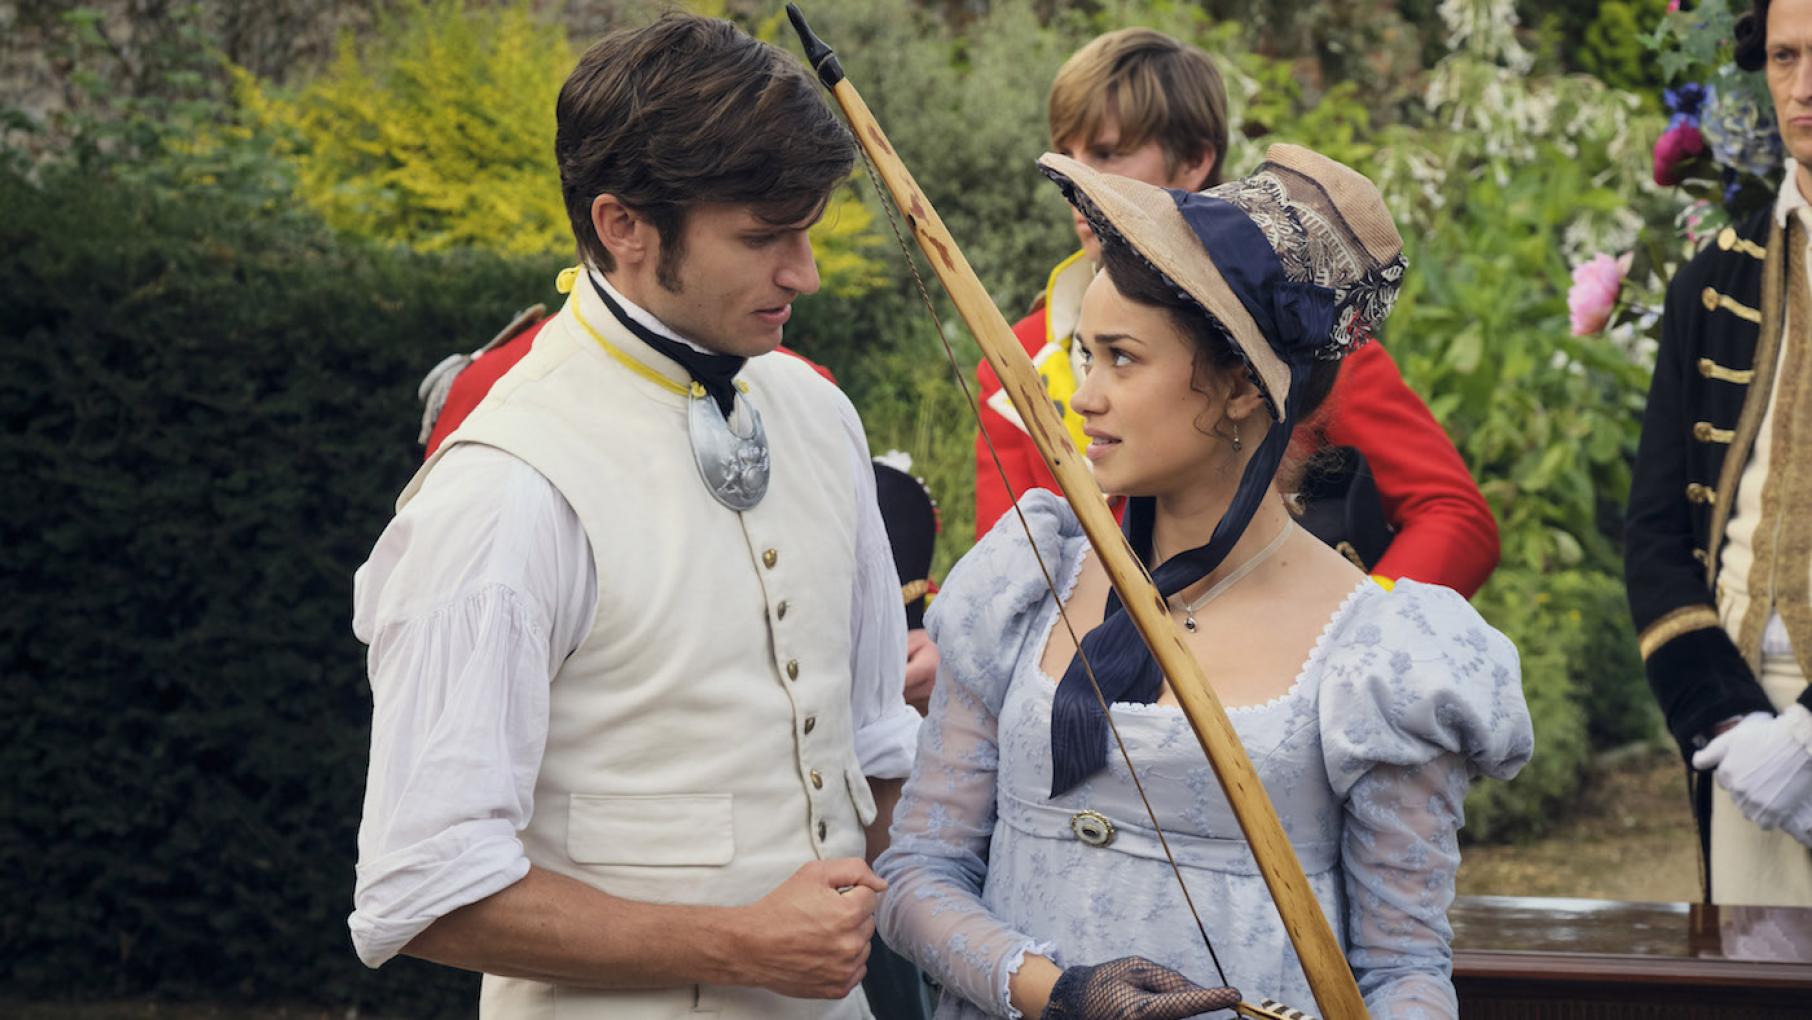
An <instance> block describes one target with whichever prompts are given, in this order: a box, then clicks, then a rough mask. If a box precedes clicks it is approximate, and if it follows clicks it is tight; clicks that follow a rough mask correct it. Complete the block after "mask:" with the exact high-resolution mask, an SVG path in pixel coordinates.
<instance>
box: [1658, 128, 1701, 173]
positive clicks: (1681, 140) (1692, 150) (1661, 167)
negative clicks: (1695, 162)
mask: <svg viewBox="0 0 1812 1020" xmlns="http://www.w3.org/2000/svg"><path fill="white" fill-rule="evenodd" d="M1704 151H1705V137H1704V136H1703V135H1701V134H1699V129H1698V127H1697V126H1695V125H1692V124H1684V123H1682V124H1676V125H1674V126H1673V127H1670V128H1668V129H1667V130H1666V131H1664V132H1662V134H1661V137H1660V138H1658V139H1656V140H1655V183H1656V184H1659V185H1661V186H1662V187H1664V188H1671V187H1673V186H1674V185H1676V184H1678V183H1680V181H1681V180H1682V178H1681V176H1680V164H1682V163H1685V162H1686V161H1687V160H1689V159H1692V158H1693V157H1694V156H1697V155H1699V154H1700V153H1702V152H1704Z"/></svg>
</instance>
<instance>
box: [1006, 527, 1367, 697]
mask: <svg viewBox="0 0 1812 1020" xmlns="http://www.w3.org/2000/svg"><path fill="white" fill-rule="evenodd" d="M1082 544H1083V549H1082V551H1081V553H1080V555H1078V556H1077V557H1076V562H1075V563H1073V564H1072V565H1071V566H1070V569H1069V577H1068V579H1067V580H1065V581H1064V583H1063V589H1062V591H1061V592H1059V594H1058V601H1057V604H1055V605H1052V606H1050V607H1049V608H1047V609H1046V610H1045V612H1046V613H1047V614H1048V615H1049V617H1050V618H1049V619H1048V620H1046V621H1045V624H1044V627H1043V628H1042V629H1043V634H1044V636H1043V638H1042V640H1040V641H1039V642H1038V643H1037V644H1036V645H1034V646H1033V647H1035V648H1036V649H1037V650H1038V651H1037V655H1038V657H1037V658H1036V659H1033V660H1032V662H1033V663H1034V666H1035V668H1034V670H1033V672H1034V673H1035V674H1036V675H1037V677H1038V679H1039V680H1041V681H1042V683H1041V684H1040V685H1039V686H1041V687H1043V688H1044V692H1043V693H1044V696H1045V697H1047V698H1048V697H1050V696H1051V694H1052V692H1054V691H1055V690H1056V689H1057V680H1056V678H1054V677H1052V676H1051V675H1050V674H1049V673H1047V672H1045V669H1044V650H1045V649H1046V648H1047V647H1049V646H1050V643H1051V635H1052V634H1053V633H1055V631H1056V629H1057V624H1058V622H1059V621H1060V620H1061V619H1062V614H1060V613H1059V612H1058V607H1059V606H1060V605H1062V604H1063V603H1066V602H1068V601H1069V599H1070V595H1071V594H1073V593H1074V592H1075V590H1076V582H1078V581H1080V580H1081V579H1082V566H1083V564H1084V563H1086V562H1088V557H1089V549H1088V548H1087V546H1088V542H1087V539H1086V538H1085V539H1082ZM1367 589H1371V590H1375V591H1377V592H1378V593H1379V594H1381V595H1383V594H1388V593H1387V592H1385V590H1384V589H1383V588H1380V587H1378V583H1377V582H1376V581H1373V580H1372V579H1371V578H1369V577H1362V578H1360V579H1359V581H1358V583H1357V584H1355V585H1353V590H1352V591H1350V592H1347V595H1346V598H1344V599H1342V600H1341V601H1340V605H1339V606H1337V607H1336V608H1335V609H1334V612H1333V614H1332V615H1331V616H1329V617H1328V620H1327V622H1326V623H1325V624H1323V625H1322V627H1321V633H1320V634H1319V635H1317V636H1316V638H1315V644H1314V645H1313V646H1312V647H1311V648H1310V649H1309V655H1308V658H1306V659H1304V660H1303V663H1302V667H1301V668H1300V669H1298V670H1297V671H1296V679H1295V680H1294V681H1292V682H1291V684H1290V686H1289V687H1288V688H1286V689H1285V690H1284V691H1283V693H1281V694H1278V695H1277V696H1276V697H1274V698H1269V699H1267V700H1265V701H1259V702H1254V703H1253V704H1250V705H1229V706H1227V707H1226V712H1227V714H1228V715H1229V716H1233V715H1242V714H1248V713H1257V712H1263V711H1267V710H1269V709H1273V708H1276V707H1277V706H1279V705H1282V704H1284V703H1285V702H1288V701H1290V700H1292V699H1294V698H1295V697H1296V695H1297V694H1299V693H1301V691H1302V685H1303V681H1304V680H1305V679H1306V678H1307V677H1308V675H1309V674H1310V673H1311V672H1313V671H1314V669H1315V667H1316V666H1319V665H1320V664H1321V661H1322V660H1323V659H1325V658H1326V657H1327V653H1328V640H1329V639H1330V638H1332V637H1333V636H1334V631H1335V630H1337V629H1338V628H1339V626H1340V624H1341V623H1342V622H1343V621H1344V620H1345V619H1346V616H1347V613H1348V612H1350V611H1351V610H1352V608H1353V606H1355V605H1357V604H1358V602H1359V599H1360V596H1362V595H1364V594H1365V593H1366V590H1367ZM1109 707H1111V708H1112V709H1113V710H1114V711H1116V712H1120V713H1124V714H1127V715H1158V716H1178V717H1180V716H1181V715H1182V714H1183V709H1182V707H1181V706H1178V705H1161V704H1158V703H1157V702H1153V703H1151V704H1149V705H1147V704H1143V703H1140V702H1136V701H1116V702H1113V703H1112V704H1111V705H1110V706H1109Z"/></svg>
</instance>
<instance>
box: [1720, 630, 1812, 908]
mask: <svg viewBox="0 0 1812 1020" xmlns="http://www.w3.org/2000/svg"><path fill="white" fill-rule="evenodd" d="M1756 679H1757V680H1759V681H1760V682H1761V685H1762V691H1763V692H1764V693H1766V694H1767V695H1768V700H1769V701H1771V702H1773V703H1774V707H1775V710H1776V711H1779V710H1781V709H1784V708H1786V707H1787V706H1788V705H1791V704H1793V702H1794V701H1796V700H1798V698H1799V696H1800V694H1801V693H1802V692H1804V691H1805V689H1806V675H1805V674H1804V673H1802V672H1801V671H1800V668H1799V663H1798V662H1796V661H1794V658H1793V656H1792V655H1791V654H1787V655H1764V656H1763V657H1762V672H1761V675H1760V676H1758V677H1757V678H1756ZM1714 782H1715V780H1714ZM1711 898H1712V901H1713V902H1715V903H1721V904H1726V905H1729V906H1775V907H1812V848H1809V847H1806V846H1805V845H1803V844H1801V843H1800V842H1799V841H1798V840H1796V839H1794V838H1793V837H1792V836H1789V835H1787V834H1786V833H1784V832H1781V831H1780V830H1779V829H1776V830H1774V831H1772V832H1765V831H1763V830H1762V829H1759V828H1757V827H1756V825H1755V823H1754V822H1751V821H1750V820H1749V819H1747V818H1745V817H1743V812H1742V811H1741V810H1739V809H1738V808H1737V806H1736V802H1735V801H1732V800H1731V799H1730V794H1728V793H1725V792H1724V788H1723V787H1721V786H1718V787H1714V788H1713V789H1712V791H1711Z"/></svg>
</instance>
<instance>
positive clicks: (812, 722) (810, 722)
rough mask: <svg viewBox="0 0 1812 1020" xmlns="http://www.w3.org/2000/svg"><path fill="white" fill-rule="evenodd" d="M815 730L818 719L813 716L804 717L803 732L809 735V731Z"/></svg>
mask: <svg viewBox="0 0 1812 1020" xmlns="http://www.w3.org/2000/svg"><path fill="white" fill-rule="evenodd" d="M817 728H818V717H817V716H815V715H808V716H806V717H805V732H807V733H810V732H811V731H813V730H815V729H817Z"/></svg>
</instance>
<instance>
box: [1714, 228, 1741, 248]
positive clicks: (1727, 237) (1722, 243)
mask: <svg viewBox="0 0 1812 1020" xmlns="http://www.w3.org/2000/svg"><path fill="white" fill-rule="evenodd" d="M1736 239H1737V238H1736V228H1734V227H1725V228H1724V229H1723V230H1720V231H1718V250H1719V251H1729V250H1730V249H1731V248H1733V247H1735V246H1736Z"/></svg>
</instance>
